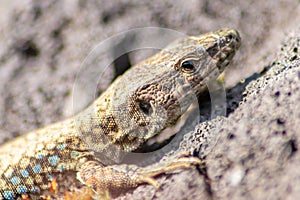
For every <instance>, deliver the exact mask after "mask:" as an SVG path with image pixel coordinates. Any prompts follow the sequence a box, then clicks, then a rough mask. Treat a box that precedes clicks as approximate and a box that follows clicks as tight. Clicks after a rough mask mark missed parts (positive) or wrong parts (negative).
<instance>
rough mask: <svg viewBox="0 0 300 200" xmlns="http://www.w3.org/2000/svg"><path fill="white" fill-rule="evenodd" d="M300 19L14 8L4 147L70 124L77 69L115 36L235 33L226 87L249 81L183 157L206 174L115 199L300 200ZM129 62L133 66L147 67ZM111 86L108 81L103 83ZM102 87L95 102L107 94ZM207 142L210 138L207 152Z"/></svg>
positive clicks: (222, 11) (175, 7)
mask: <svg viewBox="0 0 300 200" xmlns="http://www.w3.org/2000/svg"><path fill="white" fill-rule="evenodd" d="M0 3H1V2H0ZM1 6H2V5H1ZM3 6H4V5H3ZM299 12H300V7H299V2H298V1H295V0H283V1H273V0H267V1H260V2H258V1H254V0H253V1H240V2H237V1H234V0H231V1H230V0H228V1H204V0H203V1H196V0H192V1H188V2H187V1H180V0H177V1H149V2H148V3H146V2H141V1H125V0H115V1H107V2H105V3H104V2H102V1H96V0H92V1H82V0H78V1H73V0H72V1H68V0H64V1H61V0H59V1H58V0H57V1H55V0H51V1H34V0H30V1H28V2H26V3H22V5H19V6H18V5H16V6H15V7H14V10H13V11H11V12H10V14H9V17H8V19H9V21H6V24H2V27H1V32H0V34H1V37H0V38H1V39H0V96H1V98H0V143H2V142H4V141H5V140H7V139H9V138H13V137H16V136H18V135H21V134H23V133H26V132H28V131H30V130H34V129H36V128H37V127H40V126H43V125H47V124H50V123H52V122H54V121H58V120H60V119H63V118H65V117H67V116H71V115H72V114H73V113H72V106H70V104H71V102H72V86H73V84H74V81H75V78H76V76H77V75H78V73H79V74H80V64H81V63H82V61H83V60H84V58H85V57H86V56H87V55H88V53H89V51H90V50H91V49H92V48H93V47H94V46H95V45H96V44H98V43H99V42H101V41H102V40H104V39H106V38H108V37H109V36H111V35H113V34H117V33H119V32H121V31H125V30H129V29H131V28H137V27H144V26H158V27H165V28H171V29H175V30H177V31H180V32H183V33H186V34H189V35H192V34H199V33H202V32H207V31H210V30H216V29H219V28H221V27H233V28H236V29H238V30H239V31H240V33H241V36H242V40H243V41H242V42H243V44H242V47H241V49H240V51H239V53H238V54H237V57H236V58H235V61H234V63H233V64H232V67H231V69H230V70H228V71H227V73H226V83H227V87H228V88H230V87H233V86H235V85H236V83H237V82H238V81H239V80H240V79H242V78H248V79H246V80H245V81H244V82H241V83H239V84H237V85H236V86H235V87H234V88H232V89H231V90H229V91H228V99H227V100H228V102H227V103H228V113H229V115H228V116H227V117H218V118H216V119H214V120H210V121H206V122H203V123H201V124H199V125H198V126H197V127H196V128H195V131H194V132H190V133H187V134H186V136H185V137H184V140H183V142H182V144H181V149H179V150H177V151H184V150H189V151H191V152H193V153H194V154H195V155H198V154H200V156H201V157H203V158H205V161H206V163H205V166H204V168H202V169H199V172H198V171H197V170H195V169H190V170H186V171H183V172H178V173H174V174H169V175H167V176H164V177H161V178H160V179H159V182H160V183H161V190H159V191H155V190H154V189H153V187H151V186H147V185H145V186H140V187H138V188H137V189H133V190H130V191H129V192H128V193H126V194H122V195H121V196H118V197H117V198H119V199H298V198H299V197H300V171H299V170H298V166H299V164H300V156H299V155H300V154H299V151H298V148H299V146H300V140H299V136H298V135H299V130H300V125H299V124H300V103H299V102H300V89H299V88H300V66H299V63H300V61H299V59H300V56H299V51H300V29H299V28H298V27H297V25H298V24H299V21H300V16H299ZM0 22H1V21H0ZM129 56H130V57H129V58H130V60H129V62H131V63H134V62H136V61H137V60H140V59H142V56H139V55H136V54H129ZM127 62H128V61H127V60H126V59H125V62H122V64H124V63H127ZM113 65H114V67H115V68H116V67H118V66H119V65H118V64H116V63H114V64H113ZM264 68H265V70H264V71H263V72H262V73H261V74H256V75H253V76H251V74H252V73H253V72H256V71H260V70H262V69H264ZM117 73H118V72H115V74H117ZM113 77H114V75H113V72H111V76H108V77H107V80H105V81H104V82H105V83H108V82H110V81H111V80H112V79H113ZM99 87H100V89H99V91H98V93H99V92H101V90H102V89H104V88H105V87H106V85H105V84H104V85H101V86H99ZM203 135H208V136H209V140H208V141H207V143H205V145H204V144H203V143H202V141H201V138H202V136H203ZM175 153H176V152H175ZM170 154H172V152H171V153H170Z"/></svg>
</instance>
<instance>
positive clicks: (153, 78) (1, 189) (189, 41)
mask: <svg viewBox="0 0 300 200" xmlns="http://www.w3.org/2000/svg"><path fill="white" fill-rule="evenodd" d="M239 46H240V36H239V34H238V32H237V31H236V30H233V29H222V30H218V31H215V32H209V33H206V34H202V35H199V36H190V37H184V38H181V39H178V40H176V41H174V42H173V43H171V44H170V45H169V46H167V47H166V48H165V49H163V50H161V51H160V52H159V53H157V54H155V55H154V56H152V57H150V58H149V59H146V60H144V61H142V62H141V63H139V64H137V65H135V66H133V67H131V68H130V69H129V70H128V71H127V72H125V73H124V74H123V75H122V76H120V77H118V78H117V79H116V80H115V81H114V82H113V83H112V84H111V86H110V87H109V88H108V89H107V90H106V91H105V92H104V93H103V94H102V95H101V96H100V97H99V98H97V99H96V100H95V101H94V102H93V103H92V104H91V105H90V106H89V107H88V108H86V109H85V110H84V111H82V112H80V113H79V114H77V115H76V116H74V117H72V118H70V119H66V120H65V121H62V122H58V123H55V124H52V125H50V126H47V127H44V128H41V129H38V130H35V131H33V132H30V133H27V134H25V135H23V136H21V137H19V138H16V139H14V140H12V141H9V142H7V143H6V144H4V145H2V146H1V147H0V199H31V198H41V199H50V198H59V197H62V198H66V199H68V198H70V197H72V195H73V194H79V192H78V190H77V189H72V188H81V189H80V192H81V194H86V195H87V196H88V195H90V197H92V195H95V194H97V195H100V196H101V197H103V198H109V191H110V190H116V189H117V190H118V189H122V188H130V187H137V186H138V185H140V184H152V185H153V186H154V187H156V188H158V187H159V185H158V183H157V181H156V180H155V177H156V176H157V175H162V174H164V173H166V172H170V171H173V170H176V169H182V168H188V167H193V166H195V165H197V164H199V163H201V160H200V159H198V158H196V157H192V156H188V157H180V158H178V160H177V161H176V162H172V163H169V164H168V165H164V166H160V167H159V168H156V169H155V170H153V171H145V170H144V171H141V172H134V173H131V174H130V173H127V172H124V171H118V170H117V169H115V168H114V167H112V166H114V165H116V164H113V163H117V161H118V160H119V159H120V158H121V157H122V155H123V153H124V152H132V151H135V150H137V149H138V148H139V147H140V146H141V145H143V144H144V143H145V142H146V141H147V140H149V139H150V138H152V137H153V136H155V135H157V134H160V133H161V132H162V131H163V130H164V129H166V128H167V127H169V126H171V125H173V124H175V123H176V121H177V120H178V118H179V117H180V116H181V115H182V114H183V113H184V112H185V111H186V110H187V109H188V107H189V106H190V104H191V100H190V99H191V95H194V94H196V95H199V94H201V93H202V92H204V91H206V90H207V89H206V84H205V83H206V81H207V79H208V77H209V76H210V75H211V74H213V73H216V71H217V72H218V73H220V72H222V71H223V70H224V68H225V67H226V66H227V65H228V63H229V62H230V61H231V60H232V58H233V56H234V54H235V52H236V51H237V49H238V48H239ZM83 191H84V192H86V193H82V192H83ZM61 194H63V195H62V196H59V195H61ZM77 198H78V199H79V198H80V195H79V196H77ZM85 198H86V197H85ZM75 199H76V198H75Z"/></svg>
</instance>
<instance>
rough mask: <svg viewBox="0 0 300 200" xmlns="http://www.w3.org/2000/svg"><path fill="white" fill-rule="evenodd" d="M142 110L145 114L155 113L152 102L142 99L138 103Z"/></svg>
mask: <svg viewBox="0 0 300 200" xmlns="http://www.w3.org/2000/svg"><path fill="white" fill-rule="evenodd" d="M138 105H139V107H140V109H141V111H142V112H143V113H144V114H145V115H148V116H149V115H151V114H152V113H153V109H152V106H151V104H150V103H148V102H143V101H140V102H139V103H138Z"/></svg>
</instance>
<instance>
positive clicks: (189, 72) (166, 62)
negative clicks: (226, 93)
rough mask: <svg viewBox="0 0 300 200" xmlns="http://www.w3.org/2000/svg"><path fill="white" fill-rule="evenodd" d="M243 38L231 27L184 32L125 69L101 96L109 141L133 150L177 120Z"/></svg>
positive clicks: (233, 52)
mask: <svg viewBox="0 0 300 200" xmlns="http://www.w3.org/2000/svg"><path fill="white" fill-rule="evenodd" d="M240 42H241V39H240V36H239V33H238V32H237V31H236V30H233V29H223V30H218V31H215V32H210V33H206V34H202V35H199V36H190V37H185V38H182V39H179V40H176V41H175V42H173V43H171V44H170V45H169V46H167V47H166V48H165V49H163V50H161V51H160V52H158V53H157V54H155V55H154V56H152V57H150V58H149V59H147V60H145V61H143V62H141V63H139V64H137V65H136V66H134V67H132V68H131V69H130V70H128V71H127V72H125V73H124V74H123V75H122V76H120V77H119V78H118V79H116V80H115V82H114V83H113V84H112V85H111V86H110V88H109V89H108V90H107V91H108V92H105V93H104V94H103V95H102V97H100V101H99V102H100V103H99V105H100V104H102V105H103V104H104V105H106V106H103V107H105V108H104V109H103V110H105V113H106V114H103V112H102V111H101V113H102V114H100V115H99V116H100V118H102V119H103V120H102V119H101V120H100V121H103V122H105V124H102V125H101V127H106V129H107V127H111V128H110V129H109V130H108V129H107V130H108V131H107V133H106V135H107V136H108V137H109V141H110V143H111V144H112V145H115V146H118V147H120V148H121V149H123V150H125V151H134V150H136V149H138V148H139V147H141V146H142V145H143V144H144V143H145V142H146V141H148V140H149V139H150V138H153V137H154V136H156V135H160V134H161V133H163V131H164V130H166V129H167V128H168V127H170V126H173V125H174V124H176V123H177V122H178V119H179V118H180V117H181V116H182V115H183V113H185V112H186V111H187V109H188V108H189V106H190V105H191V104H192V103H193V101H195V99H196V101H197V97H198V96H199V95H200V94H201V93H203V92H204V91H206V90H207V87H206V82H207V81H208V80H209V79H211V78H214V79H215V78H217V75H219V74H220V73H221V72H222V71H223V70H224V68H225V66H227V65H228V63H229V62H230V61H231V60H232V58H233V56H234V54H235V52H236V51H237V50H238V48H239V47H240ZM194 97H196V98H194ZM101 99H102V100H101ZM104 99H105V100H104ZM108 99H109V101H108ZM107 102H109V103H107ZM99 113H100V111H99Z"/></svg>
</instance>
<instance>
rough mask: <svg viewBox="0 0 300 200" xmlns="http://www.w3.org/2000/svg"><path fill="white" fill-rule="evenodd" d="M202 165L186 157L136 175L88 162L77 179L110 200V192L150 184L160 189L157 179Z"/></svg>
mask: <svg viewBox="0 0 300 200" xmlns="http://www.w3.org/2000/svg"><path fill="white" fill-rule="evenodd" d="M201 163H202V162H201V160H200V159H198V158H195V157H184V158H179V159H177V160H176V161H173V162H171V163H168V164H161V165H158V166H156V167H155V169H154V170H149V169H150V168H151V166H150V167H147V169H146V168H145V169H143V168H142V169H141V170H140V171H139V172H136V173H134V174H129V173H126V172H123V171H117V170H116V169H114V168H112V167H110V166H103V165H102V164H101V163H98V162H96V161H88V162H86V163H85V164H83V165H82V167H81V170H80V171H79V172H78V174H77V178H78V179H79V180H80V181H81V182H82V183H83V184H85V185H87V186H88V187H91V188H92V189H93V190H94V191H95V192H96V193H97V194H99V195H100V196H101V197H104V198H106V199H109V191H110V190H117V189H126V188H133V187H137V186H138V185H141V184H150V185H153V186H154V188H155V189H158V188H159V184H158V182H157V181H156V180H155V177H157V176H159V175H161V174H164V173H168V172H172V171H175V170H180V169H186V168H190V167H192V166H195V165H199V164H201Z"/></svg>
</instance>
